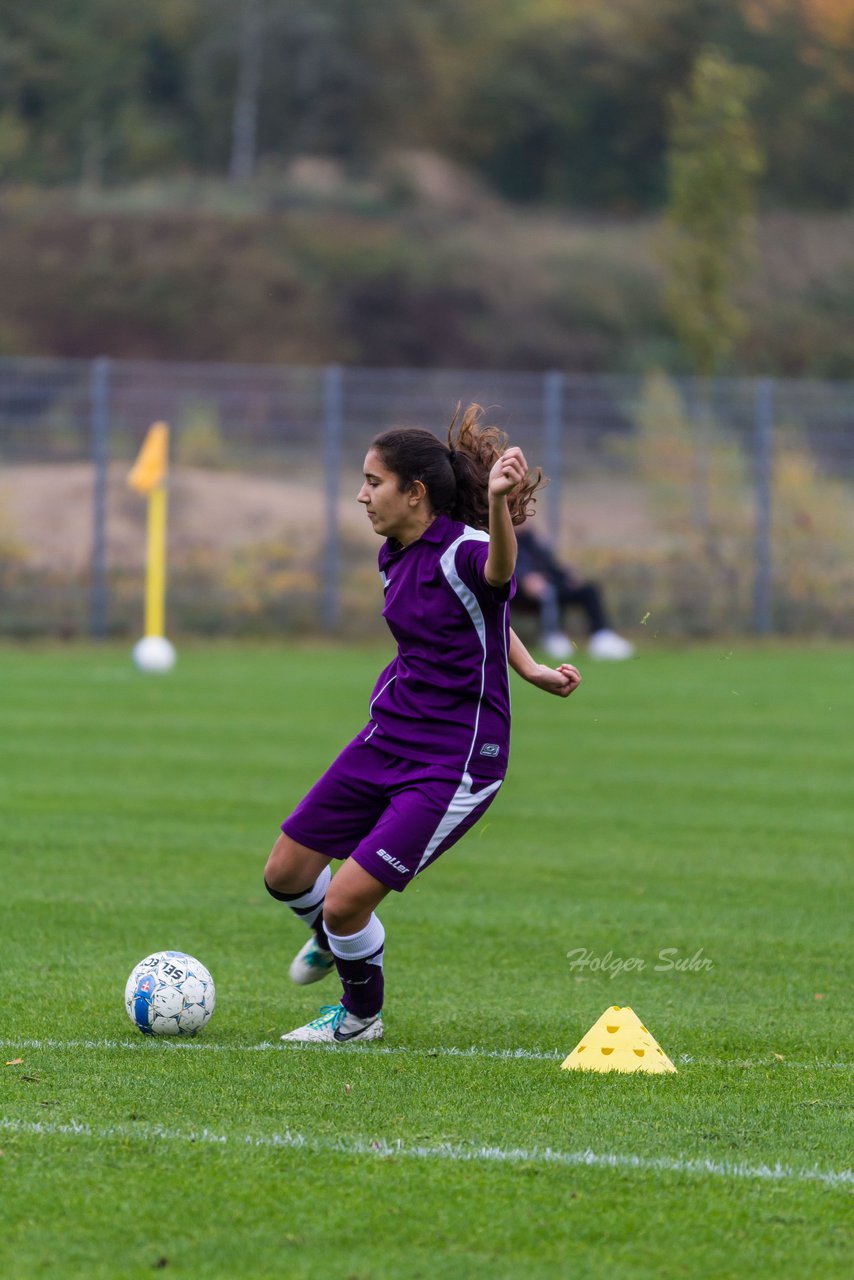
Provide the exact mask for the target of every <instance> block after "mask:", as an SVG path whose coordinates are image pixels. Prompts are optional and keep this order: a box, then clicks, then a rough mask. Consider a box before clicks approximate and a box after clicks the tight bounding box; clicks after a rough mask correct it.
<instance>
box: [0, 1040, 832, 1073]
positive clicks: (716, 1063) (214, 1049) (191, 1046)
mask: <svg viewBox="0 0 854 1280" xmlns="http://www.w3.org/2000/svg"><path fill="white" fill-rule="evenodd" d="M154 1043H155V1042H152V1041H150V1040H143V1039H139V1040H55V1039H50V1038H48V1039H45V1040H0V1049H5V1050H9V1051H12V1050H15V1051H19V1052H23V1051H25V1050H27V1049H39V1050H44V1049H47V1050H50V1049H58V1050H60V1051H69V1052H76V1051H77V1050H79V1049H89V1050H102V1049H109V1050H129V1051H131V1052H134V1051H137V1052H138V1051H143V1052H146V1053H151V1052H155V1053H156V1052H158V1050H159V1049H162V1050H163V1051H164V1052H166V1053H184V1052H192V1051H199V1050H204V1051H207V1052H209V1053H271V1052H272V1053H285V1054H288V1053H336V1054H338V1055H342V1056H344V1057H345V1058H346V1057H347V1056H349V1055H350V1054H365V1055H367V1056H368V1057H377V1056H380V1057H381V1056H383V1055H388V1054H400V1055H406V1056H408V1057H421V1058H497V1059H499V1060H505V1059H520V1060H522V1061H524V1060H525V1059H530V1060H531V1061H533V1062H562V1061H563V1059H564V1058H565V1057H566V1056H567V1053H568V1052H569V1050H566V1051H564V1050H562V1049H545V1050H543V1049H522V1048H519V1049H487V1048H484V1047H482V1046H480V1045H470V1046H469V1047H468V1048H457V1047H456V1046H454V1045H438V1046H436V1047H435V1048H427V1049H417V1048H409V1047H408V1046H407V1045H378V1044H370V1045H360V1044H351V1045H348V1046H347V1047H346V1049H343V1050H342V1049H341V1047H340V1046H339V1045H334V1044H300V1043H299V1042H292V1043H290V1044H276V1043H275V1042H274V1041H272V1040H262V1041H260V1042H259V1043H258V1044H217V1043H213V1042H210V1041H207V1040H176V1041H171V1040H161V1041H157V1042H156V1044H157V1046H158V1047H157V1048H156V1049H155V1048H154V1047H153V1046H154ZM673 1061H674V1062H676V1063H678V1064H679V1065H680V1066H697V1067H732V1068H733V1069H734V1070H739V1071H744V1070H753V1069H763V1070H769V1069H770V1070H772V1071H776V1070H778V1069H788V1070H790V1071H852V1070H854V1062H827V1061H821V1060H819V1061H816V1062H790V1061H789V1060H788V1059H787V1058H784V1057H775V1058H773V1059H769V1058H764V1059H743V1058H707V1057H701V1056H696V1055H694V1054H689V1053H682V1054H677V1055H676V1057H675V1058H674V1059H673Z"/></svg>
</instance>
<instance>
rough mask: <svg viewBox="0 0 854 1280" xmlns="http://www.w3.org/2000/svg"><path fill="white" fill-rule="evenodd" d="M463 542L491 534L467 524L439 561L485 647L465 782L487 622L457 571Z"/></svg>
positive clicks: (483, 676)
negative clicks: (460, 547) (457, 560)
mask: <svg viewBox="0 0 854 1280" xmlns="http://www.w3.org/2000/svg"><path fill="white" fill-rule="evenodd" d="M461 542H489V534H488V533H486V532H485V531H484V530H483V529H472V528H471V527H470V526H469V525H466V527H465V529H464V530H463V532H462V533H461V534H460V536H459V537H458V538H457V539H456V541H455V542H452V543H451V545H450V546H449V547H448V549H447V551H446V552H445V553H444V555H443V556H442V558H441V560H440V561H439V563H440V565H441V566H442V572H443V573H444V575H445V577H446V578H447V580H448V585H449V586H450V588H451V590H452V591H453V592H454V593H455V594H456V595H457V596H458V597H459V599H460V602H461V603H462V605H463V608H464V609H465V610H466V612H467V613H468V615H469V617H470V618H471V620H472V622H473V623H474V628H475V631H476V632H477V635H478V639H479V640H480V647H481V648H482V649H483V659H482V661H481V664H480V694H479V695H478V699H477V712H476V714H475V718H474V734H473V736H472V740H471V746H470V747H469V753H468V755H467V756H466V762H465V765H464V766H463V782H465V778H466V776H467V774H468V767H469V761H470V760H471V753H472V752H473V751H474V744H475V742H476V741H477V730H478V726H479V724H480V707H481V703H482V702H483V690H484V686H485V684H486V622H485V621H484V617H483V610H482V609H481V607H480V604H479V603H478V599H477V596H476V595H475V594H474V592H473V591H472V590H471V588H470V587H467V586H466V584H465V583H464V582H463V580H462V578H461V577H460V575H459V574H458V573H457V565H456V557H457V547H458V546H459V545H460V543H461ZM454 825H456V824H454Z"/></svg>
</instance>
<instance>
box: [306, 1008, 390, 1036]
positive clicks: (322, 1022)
mask: <svg viewBox="0 0 854 1280" xmlns="http://www.w3.org/2000/svg"><path fill="white" fill-rule="evenodd" d="M382 1038H383V1020H382V1010H380V1012H379V1013H375V1014H374V1016H373V1017H372V1018H357V1017H356V1015H355V1013H350V1011H349V1010H348V1009H345V1008H344V1006H343V1004H325V1005H323V1007H322V1008H321V1010H320V1017H319V1018H315V1019H314V1021H313V1022H308V1023H306V1025H305V1026H304V1027H297V1029H296V1031H288V1032H287V1034H286V1035H283V1036H282V1039H283V1040H299V1041H301V1042H302V1043H303V1044H323V1043H326V1044H350V1042H351V1041H355V1040H382Z"/></svg>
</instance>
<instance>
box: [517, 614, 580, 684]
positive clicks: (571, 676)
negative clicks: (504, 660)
mask: <svg viewBox="0 0 854 1280" xmlns="http://www.w3.org/2000/svg"><path fill="white" fill-rule="evenodd" d="M507 657H508V661H509V663H510V666H511V667H512V668H513V670H514V671H515V672H516V674H517V675H519V676H521V677H522V679H523V680H527V681H528V683H529V684H533V685H536V687H537V688H538V689H542V690H543V691H544V692H545V693H554V694H556V695H557V697H559V698H568V697H569V695H570V694H571V693H574V692H575V690H576V689H577V688H578V686H579V685H580V684H581V673H580V672H579V670H578V668H577V667H573V666H572V665H571V664H570V663H569V662H562V663H561V664H560V666H559V667H547V666H546V665H545V664H544V663H542V662H537V661H535V659H534V658H532V657H531V655H530V653H529V652H528V650H527V649H526V648H525V646H524V645H523V644H522V641H521V640H520V639H519V637H518V636H517V635H516V632H515V631H514V630H513V628H512V627H511V628H510V647H509V650H508V653H507Z"/></svg>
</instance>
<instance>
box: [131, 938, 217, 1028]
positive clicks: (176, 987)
mask: <svg viewBox="0 0 854 1280" xmlns="http://www.w3.org/2000/svg"><path fill="white" fill-rule="evenodd" d="M215 1004H216V990H215V988H214V983H213V978H212V977H211V975H210V974H209V973H208V971H207V969H206V968H205V966H204V965H203V964H201V963H200V962H199V961H198V960H196V959H195V958H194V957H193V956H188V955H187V954H186V952H184V951H155V952H154V953H153V955H150V956H146V957H145V959H144V960H140V962H139V964H138V965H137V966H136V968H135V969H134V970H133V972H132V973H131V975H130V977H129V978H128V980H127V985H126V987H125V1008H126V1009H127V1013H128V1017H129V1018H130V1020H131V1022H132V1023H133V1024H134V1026H135V1027H139V1029H140V1031H142V1032H143V1034H144V1035H147V1036H194V1035H195V1034H196V1032H197V1031H199V1030H200V1029H201V1028H202V1027H203V1026H204V1025H205V1023H206V1022H208V1020H209V1019H210V1016H211V1014H212V1013H213V1011H214V1005H215Z"/></svg>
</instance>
